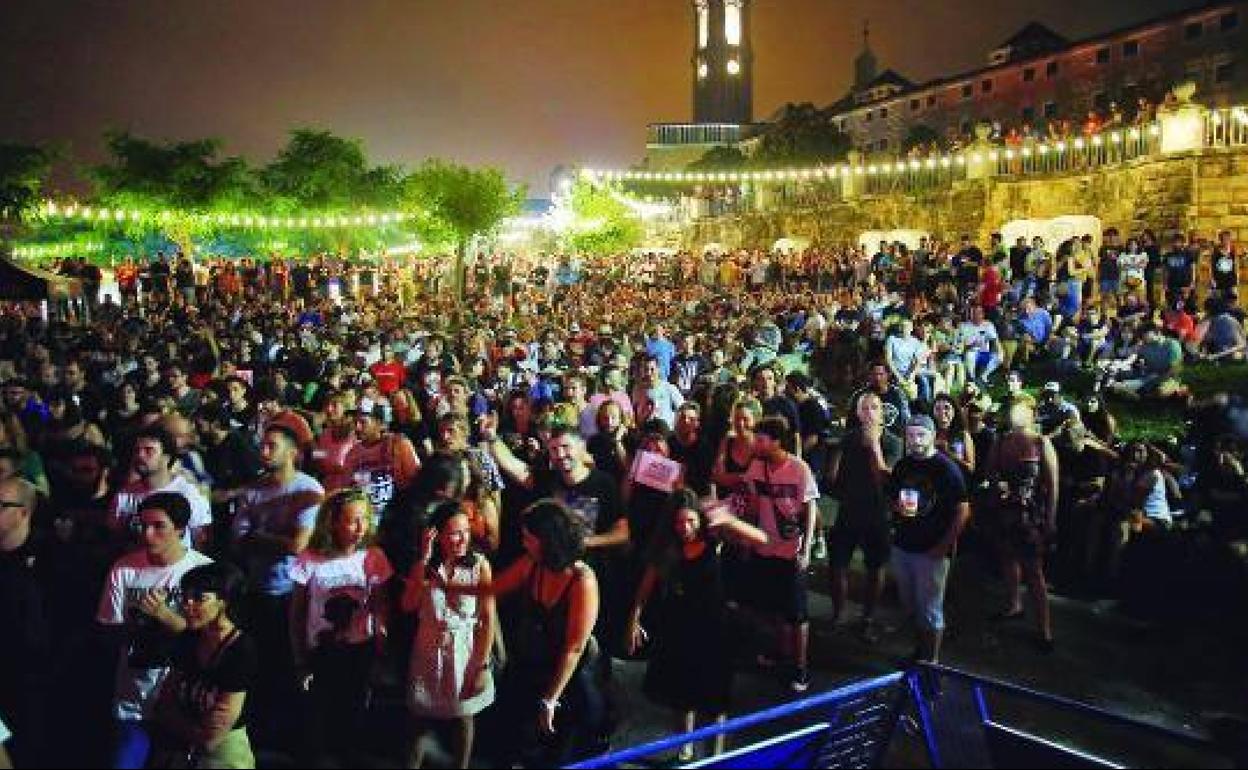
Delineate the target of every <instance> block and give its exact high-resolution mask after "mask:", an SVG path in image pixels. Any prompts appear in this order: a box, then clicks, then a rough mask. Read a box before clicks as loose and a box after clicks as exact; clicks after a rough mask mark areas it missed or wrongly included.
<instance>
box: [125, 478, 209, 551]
mask: <svg viewBox="0 0 1248 770" xmlns="http://www.w3.org/2000/svg"><path fill="white" fill-rule="evenodd" d="M142 486H143V485H142V484H141V483H140V484H128V485H126V486H125V487H122V488H121V490H119V491H118V492H117V494H116V495H114V496H113V501H112V504H111V505H110V507H109V511H108V515H109V518H111V519H114V520H117V521H119V523H120V524H121V526H122V528H123V529H129V528H130V526H131V520H132V519H134V517H135V516H137V515H138V513H139V505H140V504H141V503H142V502H143V501H144V500H146V499H147V498H149V497H151V496H152V495H154V494H156V493H157V492H177V493H178V494H180V495H182V496H183V497H185V498H186V501H187V502H188V503H190V504H191V520H190V522H189V523H188V524H187V525H186V532H185V533H184V534H183V535H182V544H183V545H185V546H186V547H187V548H193V547H194V546H195V543H194V541H193V540H192V539H191V533H192V532H194V531H195V530H197V529H200V528H201V527H210V526H212V504H211V503H209V502H208V498H206V497H204V496H203V494H201V493H200V491H199V489H198V488H197V487H196V486H195V485H194V484H192V483H191V482H190V481H188V480H187V479H186V478H184V477H182V476H174V477H173V481H170V482H169V483H168V484H166V485H165V486H163V487H161V488H160V489H152V490H147V489H143V488H142Z"/></svg>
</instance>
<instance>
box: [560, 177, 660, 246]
mask: <svg viewBox="0 0 1248 770" xmlns="http://www.w3.org/2000/svg"><path fill="white" fill-rule="evenodd" d="M571 196H572V197H571V203H570V209H571V211H572V214H573V216H574V217H575V219H574V221H573V223H572V227H571V229H570V230H569V233H568V236H567V241H568V242H567V246H569V247H570V248H571V249H572V250H573V251H576V252H580V253H585V254H619V253H621V252H625V251H628V250H629V249H632V248H634V247H635V246H637V245H638V244H640V243H641V241H642V238H643V236H644V235H645V229H644V228H643V226H642V223H641V219H640V218H639V217H638V216H637V214H636V213H634V212H633V210H632V209H630V208H629V207H628V206H627V205H626V204H625V203H623V202H622V201H620V200H619V199H618V198H616V197H615V196H614V195H612V194H611V191H610V190H609V189H608V188H605V187H599V186H597V185H593V184H590V183H589V182H586V181H583V180H581V181H578V182H577V183H576V184H575V185H574V186H573V187H572V191H571Z"/></svg>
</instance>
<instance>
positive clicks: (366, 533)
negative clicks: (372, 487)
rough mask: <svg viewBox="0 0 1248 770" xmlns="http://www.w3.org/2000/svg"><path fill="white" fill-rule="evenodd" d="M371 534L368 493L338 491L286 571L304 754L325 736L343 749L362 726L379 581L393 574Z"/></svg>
mask: <svg viewBox="0 0 1248 770" xmlns="http://www.w3.org/2000/svg"><path fill="white" fill-rule="evenodd" d="M372 536H373V507H372V504H371V503H370V502H369V499H368V494H367V493H366V492H364V491H363V490H360V489H354V488H348V489H343V490H339V491H338V492H335V493H334V494H332V495H330V496H329V497H327V498H325V501H324V502H323V503H321V509H320V512H319V513H318V514H317V519H316V526H315V527H314V528H313V530H312V536H311V539H310V540H309V542H308V547H307V548H306V549H305V550H304V551H303V553H301V554H299V559H298V561H297V562H296V563H295V565H294V566H293V567H292V568H291V570H290V577H291V580H292V581H293V582H294V584H295V591H294V595H293V597H292V600H291V604H290V635H291V648H292V650H293V652H294V659H295V665H296V667H297V669H298V670H299V672H300V674H299V677H300V682H301V684H302V686H303V687H304V689H305V690H307V692H308V693H309V694H310V696H311V702H312V710H311V711H312V713H311V716H312V723H311V724H310V725H309V728H310V730H309V733H308V747H309V748H311V749H316V748H319V745H318V744H321V743H322V741H323V740H325V739H328V740H329V744H330V745H329V746H328V748H329V749H330V750H331V751H332V752H334V753H339V754H340V753H341V752H344V751H349V750H350V746H351V743H352V742H354V741H355V740H357V739H358V737H359V736H360V735H361V733H362V729H363V727H364V716H365V715H366V711H367V705H368V701H369V682H370V673H371V671H372V669H373V665H374V663H375V662H376V660H377V657H378V655H379V654H380V652H381V651H382V645H383V642H384V639H385V633H386V606H387V605H386V601H385V600H386V584H387V583H388V582H389V581H390V578H391V577H392V576H393V574H394V570H393V568H392V567H391V566H390V561H389V560H388V559H387V558H386V555H385V554H384V553H383V552H382V551H381V549H380V548H377V547H375V546H373V545H372ZM330 725H333V727H334V729H332V730H330V729H329V726H330Z"/></svg>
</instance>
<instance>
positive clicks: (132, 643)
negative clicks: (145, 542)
mask: <svg viewBox="0 0 1248 770" xmlns="http://www.w3.org/2000/svg"><path fill="white" fill-rule="evenodd" d="M211 563H212V559H210V558H208V557H207V556H204V555H203V554H202V553H199V552H198V551H192V550H187V552H186V555H185V556H183V557H182V558H181V559H180V560H179V561H178V562H176V563H174V564H170V565H168V566H161V565H157V564H153V563H152V562H151V559H149V558H148V556H147V551H135V552H133V553H129V554H126V555H125V556H123V557H121V558H120V559H118V560H117V563H116V564H114V565H113V568H112V570H111V571H110V572H109V573H108V580H107V581H106V582H105V584H104V592H103V593H102V594H101V595H100V606H99V609H98V611H97V612H96V618H95V619H96V621H97V622H99V623H100V624H102V625H106V626H125V627H126V631H127V632H128V635H129V640H128V644H127V645H126V648H125V649H124V650H123V651H122V654H121V656H120V658H119V659H118V661H117V682H116V689H115V690H114V697H115V701H114V714H113V715H114V717H116V718H117V719H120V720H122V721H138V720H141V719H142V718H143V710H144V709H145V708H146V706H147V704H148V702H149V701H150V699H151V697H152V695H154V694H155V692H156V690H157V688H158V687H160V683H161V682H162V681H163V680H164V678H165V675H166V674H167V673H169V659H168V653H169V652H170V650H171V643H172V641H173V640H174V638H175V637H174V635H173V634H171V633H170V632H168V631H167V630H166V629H165V628H164V627H163V626H160V625H159V624H157V623H156V621H154V620H152V619H151V618H148V617H147V616H146V615H144V614H143V613H142V612H140V611H139V601H140V600H141V599H142V598H143V596H144V594H146V593H147V592H148V591H152V590H155V589H162V588H163V589H164V590H165V591H167V592H168V599H167V606H168V607H169V608H170V609H172V610H175V611H180V609H181V599H182V591H181V587H180V584H181V582H182V576H183V575H185V574H186V573H188V572H190V571H191V570H192V569H194V568H196V567H200V566H203V565H205V564H211Z"/></svg>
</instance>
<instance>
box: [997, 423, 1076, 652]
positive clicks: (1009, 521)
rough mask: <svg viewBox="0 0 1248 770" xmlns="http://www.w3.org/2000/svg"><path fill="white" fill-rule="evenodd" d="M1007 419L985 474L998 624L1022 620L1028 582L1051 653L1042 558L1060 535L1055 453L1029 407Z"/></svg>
mask: <svg viewBox="0 0 1248 770" xmlns="http://www.w3.org/2000/svg"><path fill="white" fill-rule="evenodd" d="M1006 419H1007V432H1006V433H1004V434H1002V435H1001V436H1000V438H999V439H998V440H997V443H996V445H995V446H994V447H993V449H992V454H991V455H989V457H988V462H987V467H986V469H985V476H986V478H987V479H988V480H989V483H990V484H993V485H995V491H994V494H993V496H992V501H993V504H994V505H993V507H994V508H995V519H996V521H995V524H996V532H997V544H998V547H999V548H1000V554H1001V564H1002V571H1003V573H1004V575H1005V587H1006V601H1007V603H1008V606H1007V607H1006V609H1005V610H1004V611H1003V612H1001V613H999V614H998V615H997V619H998V620H1014V619H1017V618H1021V617H1022V616H1023V599H1022V596H1021V595H1020V592H1019V588H1020V586H1021V583H1022V579H1023V577H1024V576H1025V577H1026V578H1027V588H1028V592H1029V595H1030V596H1031V600H1032V609H1033V612H1034V613H1035V621H1036V626H1037V631H1038V635H1037V639H1036V643H1037V645H1038V646H1039V647H1040V649H1041V650H1042V651H1044V652H1050V651H1052V649H1053V625H1052V620H1051V617H1050V612H1049V593H1048V584H1047V583H1046V580H1045V575H1044V557H1045V553H1046V551H1047V550H1048V546H1049V544H1050V543H1051V542H1053V540H1054V538H1055V537H1056V535H1057V503H1058V492H1059V490H1060V486H1059V477H1058V472H1059V471H1058V461H1057V452H1056V451H1055V450H1054V448H1053V444H1052V442H1050V441H1049V439H1048V438H1047V437H1045V436H1044V434H1042V433H1041V432H1040V431H1039V429H1038V428H1037V427H1036V414H1035V410H1034V409H1033V408H1032V407H1031V406H1030V405H1029V404H1025V403H1018V404H1015V405H1014V406H1013V407H1011V408H1010V412H1009V415H1007V418H1006ZM990 489H992V488H991V487H990Z"/></svg>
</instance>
